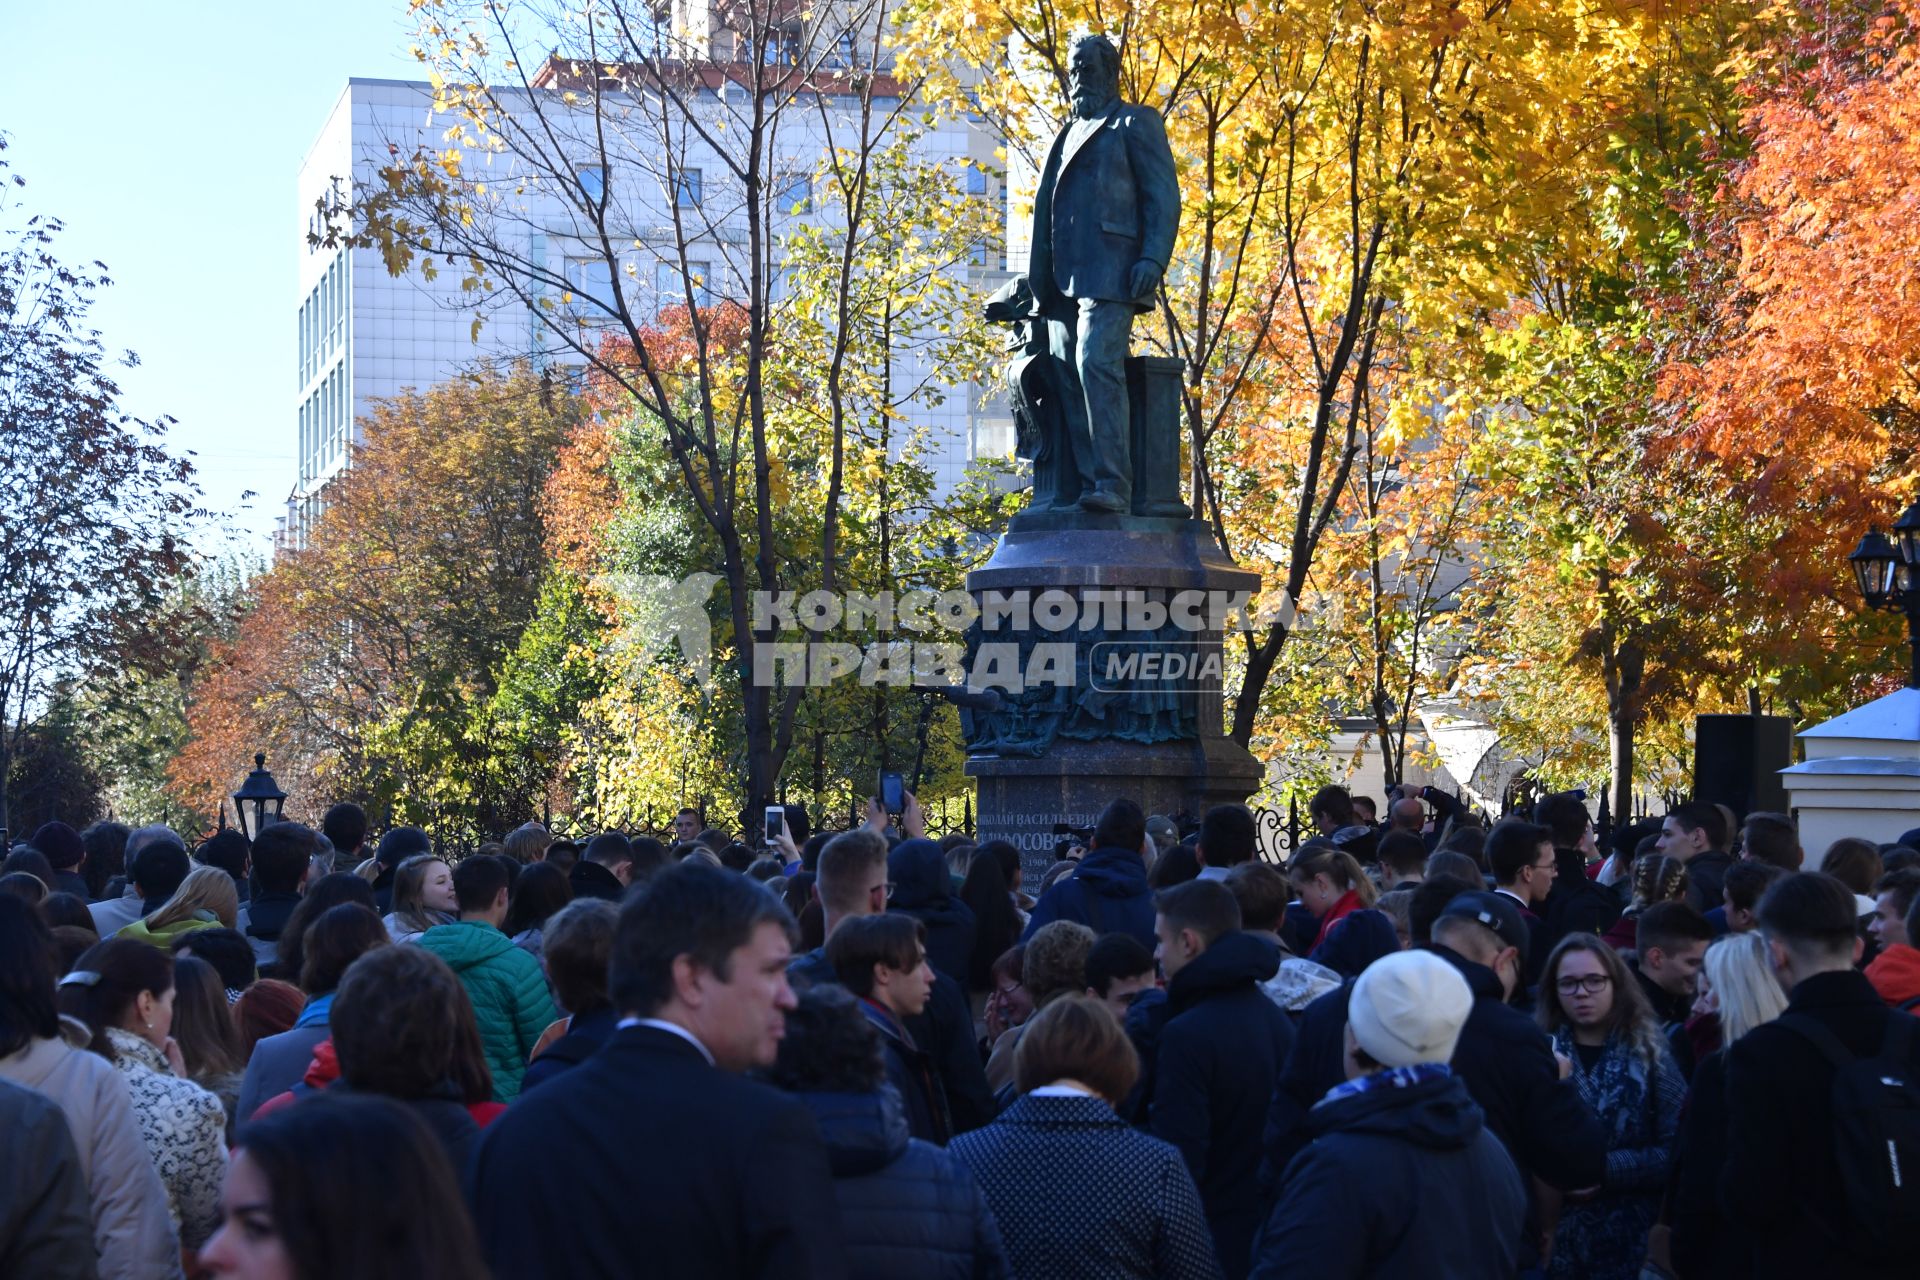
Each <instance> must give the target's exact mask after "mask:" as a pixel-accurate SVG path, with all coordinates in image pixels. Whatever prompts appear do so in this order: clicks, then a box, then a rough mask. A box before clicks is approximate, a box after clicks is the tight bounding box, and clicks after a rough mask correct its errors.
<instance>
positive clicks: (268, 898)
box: [234, 893, 300, 981]
mask: <svg viewBox="0 0 1920 1280" xmlns="http://www.w3.org/2000/svg"><path fill="white" fill-rule="evenodd" d="M299 905H300V895H299V894H297V893H257V894H255V895H254V896H253V897H252V898H251V899H249V900H248V901H247V902H246V904H245V905H243V906H242V907H241V908H240V912H239V915H238V916H237V917H235V920H234V924H235V926H236V927H237V928H238V929H239V930H240V932H241V933H242V934H243V935H245V937H246V939H247V945H248V946H250V947H252V948H253V962H254V964H255V965H256V966H259V967H261V968H264V967H265V966H267V965H270V964H272V963H274V961H276V960H278V959H279V958H280V935H281V934H282V933H283V932H285V931H286V927H287V919H288V917H290V916H291V915H293V909H294V908H295V907H297V906H299ZM298 977H299V975H298V974H295V975H293V978H294V979H297V978H298ZM292 980H293V979H289V981H292Z"/></svg>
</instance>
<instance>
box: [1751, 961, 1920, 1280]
mask: <svg viewBox="0 0 1920 1280" xmlns="http://www.w3.org/2000/svg"><path fill="white" fill-rule="evenodd" d="M1794 1014H1800V1015H1804V1016H1805V1017H1807V1018H1810V1019H1812V1020H1814V1021H1816V1022H1818V1023H1820V1024H1821V1025H1822V1026H1824V1027H1825V1028H1827V1030H1828V1031H1830V1032H1831V1033H1832V1034H1833V1035H1834V1036H1835V1037H1836V1038H1837V1039H1838V1040H1839V1041H1840V1043H1841V1044H1843V1045H1844V1046H1846V1048H1847V1049H1848V1050H1849V1051H1850V1052H1852V1053H1854V1054H1857V1055H1859V1056H1861V1057H1873V1056H1875V1055H1877V1054H1878V1053H1879V1052H1880V1050H1881V1047H1882V1045H1883V1044H1884V1043H1885V1041H1886V1035H1887V1028H1888V1025H1889V1024H1890V1023H1891V1022H1892V1020H1893V1019H1896V1018H1907V1017H1911V1016H1912V1015H1911V1014H1905V1013H1900V1012H1898V1011H1897V1010H1894V1009H1889V1008H1887V1006H1886V1005H1885V1003H1883V1002H1882V1001H1881V999H1880V996H1879V993H1877V992H1876V991H1874V989H1873V984H1872V983H1870V982H1868V981H1867V979H1866V977H1865V976H1864V975H1863V974H1861V973H1860V972H1859V971H1858V970H1854V969H1847V970H1844V971H1840V972H1833V973H1817V974H1814V975H1813V976H1812V977H1810V978H1807V979H1806V980H1804V981H1802V982H1800V983H1799V984H1797V985H1796V986H1795V987H1794V988H1793V991H1792V992H1791V993H1790V994H1789V996H1788V999H1787V1013H1786V1015H1783V1016H1791V1015H1794ZM1915 1065H1916V1066H1917V1067H1920V1054H1917V1056H1916V1062H1915ZM1726 1071H1727V1092H1726V1099H1727V1160H1726V1167H1725V1170H1724V1171H1723V1172H1722V1174H1721V1178H1720V1209H1721V1212H1722V1213H1723V1214H1725V1215H1726V1217H1727V1220H1728V1221H1729V1222H1732V1223H1738V1224H1740V1228H1739V1229H1740V1230H1742V1231H1744V1232H1746V1233H1747V1235H1748V1237H1749V1239H1750V1241H1751V1243H1752V1249H1753V1269H1752V1271H1751V1272H1750V1273H1749V1274H1751V1275H1753V1276H1756V1277H1773V1276H1780V1277H1794V1278H1795V1280H1801V1278H1802V1277H1806V1276H1813V1275H1821V1276H1846V1277H1848V1278H1849V1280H1865V1278H1868V1277H1879V1276H1885V1277H1893V1276H1911V1275H1913V1274H1914V1256H1913V1241H1911V1240H1905V1241H1902V1242H1900V1246H1899V1249H1898V1250H1897V1251H1895V1252H1894V1253H1891V1254H1882V1255H1878V1256H1875V1255H1872V1254H1869V1253H1866V1252H1864V1251H1863V1249H1862V1248H1861V1247H1860V1245H1859V1244H1858V1243H1857V1238H1856V1235H1855V1233H1852V1232H1850V1231H1848V1230H1847V1227H1846V1223H1847V1221H1848V1207H1847V1203H1846V1195H1845V1191H1846V1184H1845V1182H1844V1180H1843V1179H1842V1177H1841V1174H1840V1162H1839V1157H1838V1155H1837V1154H1836V1152H1835V1139H1834V1132H1835V1123H1834V1114H1833V1093H1832V1091H1833V1077H1834V1068H1833V1067H1832V1065H1831V1064H1830V1063H1829V1062H1828V1061H1827V1059H1826V1058H1825V1057H1823V1056H1822V1055H1821V1053H1820V1051H1819V1050H1818V1049H1817V1048H1816V1047H1815V1046H1814V1043H1813V1041H1812V1040H1810V1039H1808V1038H1807V1037H1806V1036H1804V1035H1802V1034H1801V1033H1800V1032H1798V1031H1795V1030H1793V1029H1792V1028H1791V1027H1790V1026H1786V1025H1783V1024H1782V1022H1780V1021H1779V1020H1775V1021H1773V1022H1769V1023H1766V1024H1765V1025H1764V1026H1759V1027H1755V1028H1754V1029H1753V1030H1752V1031H1749V1032H1748V1033H1747V1034H1746V1035H1744V1036H1742V1037H1741V1038H1740V1039H1739V1040H1737V1041H1735V1042H1734V1044H1733V1046H1732V1047H1731V1048H1729V1049H1728V1050H1727V1053H1726Z"/></svg>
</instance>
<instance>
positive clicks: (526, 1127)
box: [467, 1027, 847, 1280]
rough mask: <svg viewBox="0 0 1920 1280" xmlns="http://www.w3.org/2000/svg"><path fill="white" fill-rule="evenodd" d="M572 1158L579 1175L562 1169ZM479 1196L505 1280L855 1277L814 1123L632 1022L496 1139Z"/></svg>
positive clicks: (499, 1124) (504, 1119)
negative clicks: (539, 1279) (537, 1173)
mask: <svg viewBox="0 0 1920 1280" xmlns="http://www.w3.org/2000/svg"><path fill="white" fill-rule="evenodd" d="M556 1153H564V1171H563V1173H556V1174H554V1175H553V1176H548V1177H531V1176H529V1171H530V1170H537V1169H543V1168H552V1167H553V1162H554V1159H555V1155H556ZM467 1189H468V1195H467V1201H468V1203H469V1204H470V1205H471V1206H472V1208H473V1211H474V1212H473V1217H474V1224H475V1226H476V1227H478V1229H479V1236H480V1247H481V1251H482V1252H483V1253H484V1255H485V1257H486V1261H487V1264H488V1266H489V1268H490V1269H491V1271H492V1274H494V1275H496V1276H582V1277H585V1276H649V1277H660V1278H661V1280H747V1278H748V1277H753V1278H756V1280H757V1278H760V1277H765V1278H767V1280H772V1278H774V1277H778V1278H779V1280H835V1278H837V1277H842V1276H845V1275H846V1273H847V1267H846V1258H845V1251H844V1249H843V1247H842V1245H841V1239H842V1232H841V1229H840V1211H839V1208H838V1206H837V1205H836V1204H835V1203H834V1195H833V1176H832V1174H831V1173H830V1172H829V1169H828V1164H827V1151H826V1147H825V1146H824V1145H823V1144H822V1143H821V1141H820V1132H819V1130H818V1128H816V1127H815V1125H814V1122H813V1115H812V1113H811V1112H809V1111H808V1110H807V1108H806V1106H805V1105H804V1104H803V1103H801V1102H799V1101H797V1100H796V1099H794V1098H791V1097H789V1096H787V1095H785V1094H782V1093H779V1092H777V1091H776V1090H773V1089H770V1088H768V1087H767V1086H766V1085H763V1084H759V1083H757V1082H755V1081H752V1080H746V1079H743V1078H741V1077H739V1076H735V1075H732V1074H730V1073H728V1072H724V1071H720V1070H718V1069H716V1068H715V1067H713V1066H712V1065H710V1064H709V1063H708V1062H707V1060H706V1058H705V1057H704V1056H703V1055H702V1054H701V1052H700V1050H699V1049H698V1048H697V1047H696V1046H694V1045H692V1044H690V1043H688V1042H687V1041H686V1040H684V1039H682V1038H681V1037H680V1036H677V1035H675V1034H673V1033H672V1032H670V1031H662V1030H659V1029H657V1028H654V1027H628V1028H626V1029H625V1030H622V1031H616V1032H615V1033H614V1037H613V1039H612V1040H611V1041H609V1042H608V1044H607V1046H606V1047H605V1048H604V1049H602V1050H601V1051H600V1052H599V1053H596V1054H594V1055H593V1057H591V1058H589V1059H588V1060H587V1061H586V1062H583V1063H581V1064H580V1065H579V1066H578V1067H576V1068H574V1069H573V1070H572V1071H569V1072H567V1073H565V1074H564V1075H562V1076H561V1077H560V1078H559V1079H558V1080H553V1081H549V1082H548V1083H547V1084H545V1085H542V1086H541V1087H540V1088H538V1089H536V1090H534V1091H533V1092H532V1093H529V1094H526V1095H524V1096H522V1097H521V1098H520V1100H519V1101H517V1102H515V1103H514V1104H513V1106H511V1107H509V1108H508V1109H507V1112H506V1114H505V1115H502V1116H501V1117H500V1118H499V1119H498V1120H496V1121H494V1122H493V1123H492V1124H491V1125H489V1126H488V1127H487V1130H486V1132H485V1133H483V1134H482V1135H481V1138H480V1147H479V1149H478V1150H477V1151H475V1152H474V1157H473V1162H472V1163H471V1164H470V1165H469V1166H468V1168H467Z"/></svg>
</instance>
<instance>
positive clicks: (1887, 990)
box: [1867, 946, 1920, 1016]
mask: <svg viewBox="0 0 1920 1280" xmlns="http://www.w3.org/2000/svg"><path fill="white" fill-rule="evenodd" d="M1867 981H1868V982H1871V983H1872V984H1873V989H1874V990H1875V991H1878V992H1879V993H1880V998H1881V999H1882V1000H1885V1001H1886V1002H1887V1003H1888V1004H1890V1005H1892V1006H1893V1007H1894V1008H1896V1009H1899V1008H1903V1007H1904V1008H1906V1010H1907V1012H1908V1013H1911V1014H1914V1015H1916V1016H1920V1003H1917V1004H1914V1005H1911V1006H1908V1004H1907V1002H1908V1001H1910V1000H1912V1001H1920V950H1916V949H1915V948H1913V947H1910V946H1908V947H1888V948H1887V949H1886V950H1885V951H1882V952H1881V953H1880V954H1879V955H1877V956H1875V957H1874V958H1873V963H1872V964H1870V965H1868V966H1867Z"/></svg>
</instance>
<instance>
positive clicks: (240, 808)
mask: <svg viewBox="0 0 1920 1280" xmlns="http://www.w3.org/2000/svg"><path fill="white" fill-rule="evenodd" d="M286 802H287V793H286V792H284V791H282V790H281V789H280V784H279V783H277V782H275V781H274V780H273V775H272V774H270V773H268V772H267V757H266V753H265V752H257V753H255V755H254V757H253V772H252V773H249V774H248V775H247V780H246V781H245V782H243V783H241V784H240V789H239V790H238V791H236V792H234V793H233V815H234V817H235V818H236V819H238V820H239V822H240V833H241V834H242V835H244V836H246V838H247V839H248V840H257V839H259V837H260V833H261V832H262V831H265V830H266V829H267V828H268V827H270V826H272V825H273V824H274V823H276V822H278V821H280V809H281V806H283V805H285V804H286Z"/></svg>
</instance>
